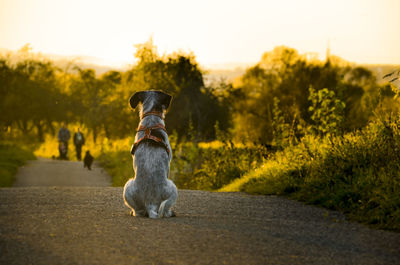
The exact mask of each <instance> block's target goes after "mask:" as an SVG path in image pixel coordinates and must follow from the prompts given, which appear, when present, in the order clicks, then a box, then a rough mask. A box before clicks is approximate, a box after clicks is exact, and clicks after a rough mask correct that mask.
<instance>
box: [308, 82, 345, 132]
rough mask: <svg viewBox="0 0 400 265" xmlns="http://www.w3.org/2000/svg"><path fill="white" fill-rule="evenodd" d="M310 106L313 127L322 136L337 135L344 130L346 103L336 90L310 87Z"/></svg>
mask: <svg viewBox="0 0 400 265" xmlns="http://www.w3.org/2000/svg"><path fill="white" fill-rule="evenodd" d="M309 100H310V101H311V103H312V105H311V106H310V108H309V111H310V112H311V114H312V115H311V119H312V121H313V124H312V125H311V129H312V130H313V131H314V132H315V133H316V134H318V135H320V136H325V135H327V134H333V135H336V134H338V133H339V132H341V131H342V123H343V119H344V118H343V113H344V109H345V107H346V104H345V103H344V102H343V101H341V100H340V99H338V98H337V97H336V95H335V92H334V91H332V90H329V89H327V88H324V89H321V90H318V91H316V90H315V89H313V88H312V87H310V96H309Z"/></svg>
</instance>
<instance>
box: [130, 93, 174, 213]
mask: <svg viewBox="0 0 400 265" xmlns="http://www.w3.org/2000/svg"><path fill="white" fill-rule="evenodd" d="M171 100H172V97H171V96H170V95H168V94H166V93H164V92H161V91H141V92H137V93H135V94H134V95H133V96H132V97H131V98H130V106H131V107H132V109H135V108H136V107H137V106H138V105H139V110H140V111H139V115H140V119H141V120H140V123H139V128H138V130H137V133H136V137H135V143H134V144H133V146H132V149H131V154H132V159H133V169H134V171H135V178H133V179H129V180H128V181H127V182H126V184H125V186H124V191H123V198H124V203H125V205H126V206H127V207H128V208H130V209H131V212H130V214H131V215H133V216H142V217H150V218H162V217H173V216H176V214H175V212H174V211H172V209H171V207H172V206H174V205H175V202H176V200H177V198H178V190H177V188H176V186H175V184H174V183H173V182H172V181H171V180H169V179H168V176H169V168H170V162H171V159H172V149H171V145H170V143H169V140H168V134H167V132H166V130H165V123H164V117H165V113H166V111H167V109H168V107H169V105H170V103H171Z"/></svg>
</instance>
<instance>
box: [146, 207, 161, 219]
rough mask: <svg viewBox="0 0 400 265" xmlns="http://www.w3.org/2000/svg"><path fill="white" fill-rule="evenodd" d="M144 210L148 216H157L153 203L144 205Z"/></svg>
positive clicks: (153, 217)
mask: <svg viewBox="0 0 400 265" xmlns="http://www.w3.org/2000/svg"><path fill="white" fill-rule="evenodd" d="M146 211H147V214H148V215H149V217H150V218H152V219H155V218H158V217H159V216H158V213H157V206H156V205H155V204H148V205H146Z"/></svg>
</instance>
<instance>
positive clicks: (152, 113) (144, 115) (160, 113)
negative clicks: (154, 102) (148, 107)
mask: <svg viewBox="0 0 400 265" xmlns="http://www.w3.org/2000/svg"><path fill="white" fill-rule="evenodd" d="M149 115H155V116H158V117H160V118H161V119H163V118H164V117H163V113H162V112H159V111H149V112H146V113H143V114H142V116H141V117H140V119H141V120H143V118H144V117H146V116H149Z"/></svg>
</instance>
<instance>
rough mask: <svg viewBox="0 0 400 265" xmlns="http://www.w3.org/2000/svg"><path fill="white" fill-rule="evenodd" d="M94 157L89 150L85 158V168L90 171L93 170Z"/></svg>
mask: <svg viewBox="0 0 400 265" xmlns="http://www.w3.org/2000/svg"><path fill="white" fill-rule="evenodd" d="M93 160H94V158H93V156H92V155H91V154H90V151H89V150H87V151H86V154H85V157H84V158H83V167H84V168H85V167H87V168H88V169H89V170H92V163H93Z"/></svg>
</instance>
